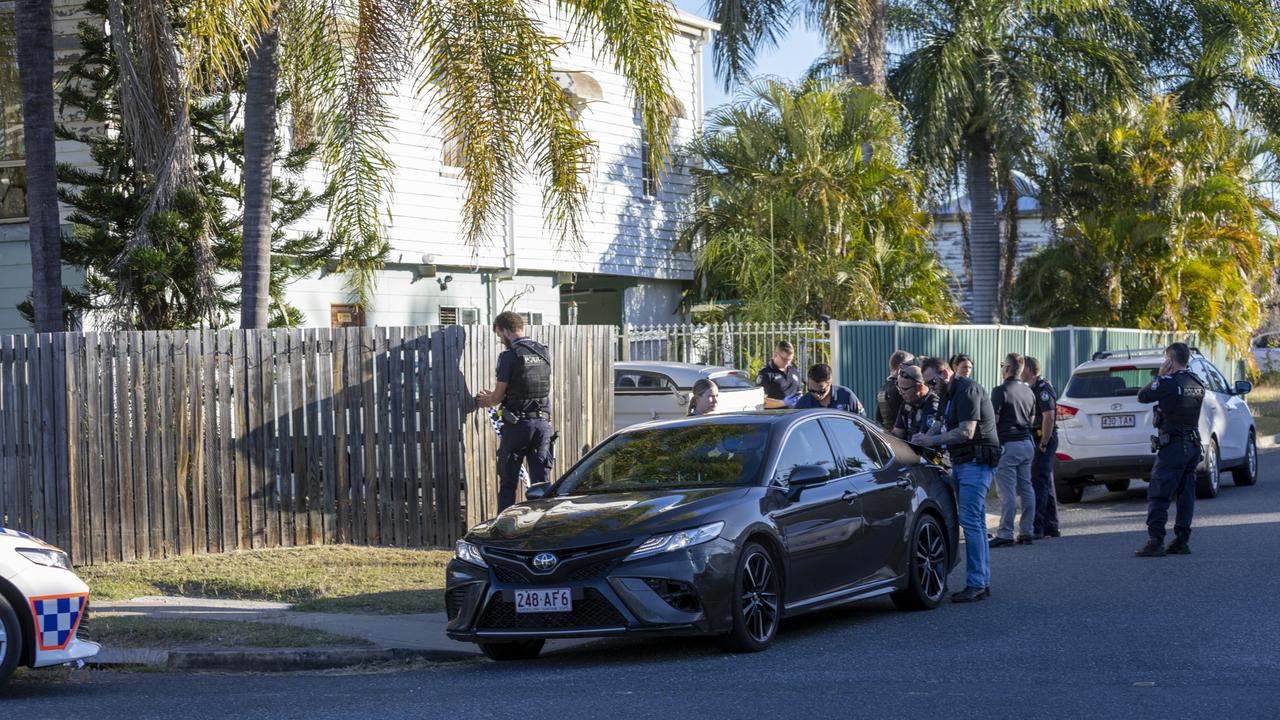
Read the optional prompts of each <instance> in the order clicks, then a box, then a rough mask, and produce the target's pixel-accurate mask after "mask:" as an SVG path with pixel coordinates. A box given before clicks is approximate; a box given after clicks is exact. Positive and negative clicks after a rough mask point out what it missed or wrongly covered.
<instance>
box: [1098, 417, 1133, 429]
mask: <svg viewBox="0 0 1280 720" xmlns="http://www.w3.org/2000/svg"><path fill="white" fill-rule="evenodd" d="M1133 426H1134V424H1133V416H1132V415H1103V416H1102V427H1103V428H1131V427H1133Z"/></svg>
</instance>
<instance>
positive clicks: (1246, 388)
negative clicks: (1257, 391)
mask: <svg viewBox="0 0 1280 720" xmlns="http://www.w3.org/2000/svg"><path fill="white" fill-rule="evenodd" d="M1251 392H1253V383H1251V382H1249V381H1248V380H1237V381H1236V394H1237V395H1248V394H1249V393H1251Z"/></svg>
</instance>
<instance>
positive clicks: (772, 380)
mask: <svg viewBox="0 0 1280 720" xmlns="http://www.w3.org/2000/svg"><path fill="white" fill-rule="evenodd" d="M795 356H796V349H795V346H793V345H792V344H791V343H789V342H787V341H786V340H783V341H781V342H779V343H778V346H777V347H776V348H774V350H773V359H772V360H771V361H769V364H768V365H765V366H764V367H763V368H761V369H760V372H758V373H756V385H759V386H760V387H762V388H764V406H765V408H767V409H771V408H783V407H792V406H794V405H795V404H796V401H798V400H799V399H800V394H801V393H803V392H804V381H802V380H801V379H800V371H799V370H798V369H797V368H796V366H795V365H792V364H791V360H792V359H793V358H794V357H795Z"/></svg>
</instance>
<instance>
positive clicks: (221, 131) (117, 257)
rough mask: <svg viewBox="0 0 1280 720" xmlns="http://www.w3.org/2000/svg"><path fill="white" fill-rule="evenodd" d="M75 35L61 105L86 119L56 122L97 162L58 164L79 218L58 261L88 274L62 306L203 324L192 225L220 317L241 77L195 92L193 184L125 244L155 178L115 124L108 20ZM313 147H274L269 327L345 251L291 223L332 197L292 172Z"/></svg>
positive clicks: (229, 288)
mask: <svg viewBox="0 0 1280 720" xmlns="http://www.w3.org/2000/svg"><path fill="white" fill-rule="evenodd" d="M86 7H87V8H88V9H89V10H90V11H91V12H93V13H95V14H99V15H102V16H103V17H104V18H105V14H106V2H105V0H90V1H89V2H88V3H87V5H86ZM80 42H81V46H82V47H83V54H82V55H81V57H80V59H79V60H78V61H77V63H76V64H75V65H74V66H73V67H72V68H71V69H70V70H69V73H68V77H67V79H66V81H65V82H64V83H63V88H62V91H61V94H60V101H61V104H62V106H63V109H64V113H66V109H67V108H70V110H71V111H72V113H76V112H77V111H78V113H80V114H83V116H84V119H85V120H86V121H87V122H88V123H90V124H91V128H92V129H91V130H88V131H84V130H81V131H77V130H75V129H72V128H69V127H66V126H62V127H60V128H59V130H58V133H59V137H61V138H63V139H69V140H79V141H80V142H83V143H84V144H85V145H86V146H88V148H89V151H90V154H91V156H92V158H93V161H94V164H95V165H96V167H94V168H89V169H86V168H83V167H73V166H70V165H66V164H63V165H61V166H60V167H59V168H58V179H59V182H60V183H62V184H63V185H65V186H68V187H65V188H63V189H62V190H61V191H60V198H61V200H62V201H63V202H64V203H66V204H67V205H69V206H70V207H71V208H73V212H72V214H71V216H70V218H69V219H70V222H71V223H72V225H73V228H74V229H73V233H72V235H71V237H69V238H66V239H64V241H63V250H62V252H63V260H64V262H65V263H66V264H68V265H70V266H73V267H77V268H79V269H80V270H82V271H83V273H84V282H83V285H82V286H81V287H80V288H78V289H70V290H68V291H66V293H65V296H66V303H67V306H68V309H69V310H71V311H73V312H75V313H77V314H78V315H80V316H81V317H83V318H89V319H91V320H92V324H93V325H95V326H98V327H105V328H120V329H126V328H127V329H133V330H160V329H175V328H190V327H199V326H202V325H206V324H208V319H207V317H206V316H205V315H203V314H202V313H201V312H200V308H199V305H198V304H197V303H196V299H197V297H196V293H197V288H196V285H195V281H194V278H195V276H196V273H195V259H194V256H193V249H194V247H195V243H196V240H197V238H198V235H199V233H200V231H201V230H203V229H205V228H207V229H208V230H209V231H210V237H211V240H212V243H211V244H212V251H213V255H214V258H215V262H216V267H217V270H218V272H217V285H216V288H215V293H216V300H215V305H216V310H215V316H216V317H215V323H214V324H215V325H218V326H221V325H225V324H227V323H228V322H229V320H230V319H231V318H232V317H234V316H235V315H236V314H237V313H238V302H239V282H240V267H241V230H242V215H241V212H242V207H243V203H242V187H241V184H240V177H241V170H242V162H243V161H242V158H243V147H244V137H243V132H242V131H241V130H239V129H237V128H236V127H235V121H236V118H237V117H238V115H239V112H240V110H241V108H239V107H237V106H236V104H235V101H234V100H233V97H236V96H237V95H238V93H239V91H240V89H241V88H239V87H232V88H228V91H227V92H224V93H223V94H222V95H221V96H220V97H209V98H205V99H203V100H202V101H200V102H197V103H193V106H192V109H191V121H192V122H191V125H192V133H193V138H192V140H193V145H194V151H195V169H196V176H197V180H198V182H197V183H196V189H195V190H194V191H192V190H185V191H182V192H181V193H180V195H179V197H178V202H177V203H175V208H174V209H173V210H171V211H168V212H162V213H159V214H157V215H156V216H155V217H154V218H153V219H152V220H151V223H150V225H149V227H148V229H149V230H150V231H151V233H152V234H153V235H154V236H155V238H156V239H157V241H158V242H157V243H156V244H155V245H154V246H152V247H149V248H141V249H138V250H134V251H132V252H126V247H127V240H128V238H129V236H130V233H132V232H133V231H134V228H135V227H136V225H137V220H138V217H139V215H140V214H141V213H142V210H143V207H144V206H145V204H146V201H147V197H148V190H149V185H148V183H149V180H150V179H149V178H148V177H146V176H145V175H144V174H142V173H140V172H138V171H137V169H136V168H135V167H134V165H133V163H132V160H131V155H130V152H129V147H128V145H127V138H125V137H123V136H122V134H121V133H120V132H118V131H113V129H115V128H120V127H121V122H120V111H119V107H118V105H117V103H118V99H119V92H118V90H119V78H118V67H117V65H116V63H115V62H114V51H113V49H112V47H111V43H110V42H109V39H108V37H107V35H106V33H105V32H104V31H103V23H101V22H97V23H88V22H86V23H82V24H81V27H80ZM236 84H237V85H239V84H242V80H240V81H237V83H236ZM233 90H234V91H235V93H234V94H233V92H231V91H233ZM314 151H315V146H314V145H311V146H306V147H298V148H292V149H290V151H289V152H287V153H281V150H280V148H279V147H277V151H276V152H277V158H278V162H279V164H280V166H281V167H282V168H283V169H284V172H283V173H282V174H281V176H279V177H277V178H276V179H275V180H274V181H273V188H274V189H273V196H274V202H273V216H274V217H275V218H276V222H275V225H274V228H273V232H272V256H273V262H272V268H271V298H272V302H271V324H272V325H273V326H280V325H296V324H298V323H299V322H300V320H301V317H302V316H301V313H300V312H298V311H297V310H296V309H294V308H291V307H289V306H288V305H287V304H286V303H285V302H284V300H283V294H284V290H285V288H286V287H287V286H288V284H289V283H290V282H292V281H294V280H296V279H298V278H300V277H303V276H305V275H308V274H310V273H312V272H315V271H317V270H319V269H320V268H322V267H324V266H325V264H326V263H327V262H330V261H333V262H337V261H339V260H340V258H336V257H334V253H335V252H336V251H337V247H336V244H335V243H333V242H331V241H330V240H329V238H327V237H325V236H323V235H322V234H321V233H319V232H302V233H299V232H293V231H289V230H287V228H288V227H289V226H290V225H291V224H292V223H295V222H297V221H299V220H300V219H302V218H304V217H306V216H308V215H312V214H313V212H314V211H317V210H318V209H320V208H323V207H324V206H325V205H326V204H327V203H328V201H329V197H330V192H328V191H325V192H321V193H315V192H312V191H311V190H310V189H308V188H307V187H305V186H304V185H303V184H302V183H301V182H300V180H299V175H300V172H301V170H302V168H304V167H305V166H306V163H307V161H308V160H309V159H310V158H311V157H312V155H313V154H314ZM125 293H127V295H125ZM28 309H29V308H24V312H26V311H28Z"/></svg>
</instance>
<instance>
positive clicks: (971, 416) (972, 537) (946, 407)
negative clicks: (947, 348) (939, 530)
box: [911, 358, 1000, 603]
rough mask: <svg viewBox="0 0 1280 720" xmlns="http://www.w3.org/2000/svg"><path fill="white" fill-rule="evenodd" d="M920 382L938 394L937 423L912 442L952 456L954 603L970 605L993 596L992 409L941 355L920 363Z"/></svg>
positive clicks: (995, 448) (996, 449)
mask: <svg viewBox="0 0 1280 720" xmlns="http://www.w3.org/2000/svg"><path fill="white" fill-rule="evenodd" d="M920 369H921V371H922V372H923V373H924V383H925V385H927V386H928V387H929V388H930V389H931V390H933V391H934V392H936V393H938V398H939V400H940V401H941V403H942V409H941V411H940V412H939V413H938V419H939V420H940V422H935V423H934V424H933V427H931V428H930V429H929V431H928V432H927V433H917V434H915V435H913V436H912V438H911V442H914V443H916V444H917V445H923V446H925V447H937V448H940V449H943V450H946V451H947V452H948V453H949V454H950V455H951V464H952V473H953V474H954V475H955V478H956V483H957V484H958V485H959V488H960V491H959V501H960V527H961V528H962V529H963V530H964V552H965V588H964V590H961V591H960V592H958V593H955V594H954V595H952V596H951V601H952V602H958V603H968V602H974V601H977V600H983V599H986V598H988V597H990V596H991V566H990V563H989V557H988V553H987V491H988V490H990V489H991V468H992V467H993V466H994V465H995V464H996V462H997V461H998V460H999V457H1000V445H999V443H998V442H997V440H996V419H995V411H994V410H993V409H992V408H991V398H990V397H988V396H987V391H986V390H984V389H983V387H982V386H981V385H979V384H978V383H976V382H974V381H973V380H970V379H969V378H963V377H957V376H953V375H952V374H951V368H950V367H949V366H948V365H947V363H946V361H945V360H943V359H942V358H929V359H928V360H925V361H924V363H923V364H922V365H921V367H920Z"/></svg>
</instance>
